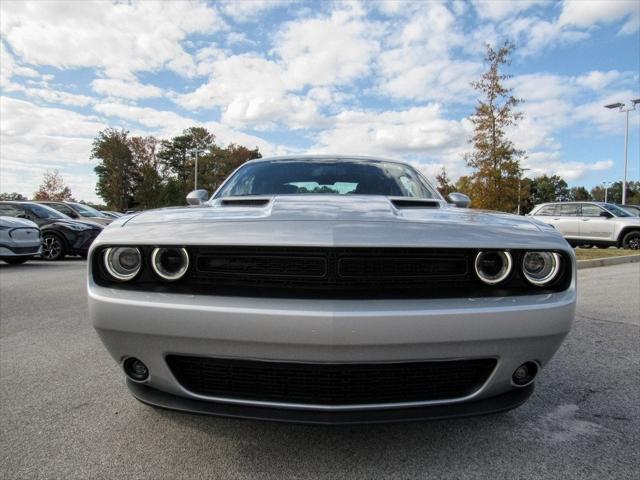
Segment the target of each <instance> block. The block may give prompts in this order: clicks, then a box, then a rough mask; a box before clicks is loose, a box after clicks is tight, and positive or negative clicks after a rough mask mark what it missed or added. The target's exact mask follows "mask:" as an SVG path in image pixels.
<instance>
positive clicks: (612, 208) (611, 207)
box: [604, 203, 633, 217]
mask: <svg viewBox="0 0 640 480" xmlns="http://www.w3.org/2000/svg"><path fill="white" fill-rule="evenodd" d="M604 208H606V209H607V210H609V211H610V212H611V213H613V214H614V215H615V216H616V217H633V215H632V214H630V213H629V212H627V211H626V210H623V209H622V208H620V207H619V206H617V205H613V204H612V203H605V204H604Z"/></svg>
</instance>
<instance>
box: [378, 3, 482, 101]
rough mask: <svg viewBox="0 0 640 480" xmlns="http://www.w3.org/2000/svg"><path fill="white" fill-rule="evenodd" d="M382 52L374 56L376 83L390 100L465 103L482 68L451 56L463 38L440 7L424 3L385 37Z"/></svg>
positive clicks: (456, 26) (447, 14) (454, 22)
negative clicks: (385, 44)
mask: <svg viewBox="0 0 640 480" xmlns="http://www.w3.org/2000/svg"><path fill="white" fill-rule="evenodd" d="M388 38H389V39H390V40H389V41H388V42H387V43H388V44H387V48H385V49H384V51H383V52H382V53H381V54H380V56H379V58H378V62H377V63H378V67H379V68H378V74H379V80H378V85H379V89H380V91H381V92H382V93H384V94H386V95H390V96H392V97H394V98H407V99H415V100H438V101H448V102H456V103H464V102H467V101H469V100H470V99H471V97H472V94H473V91H472V88H471V85H470V82H471V80H472V79H474V78H476V77H477V75H478V73H479V71H480V70H481V68H482V65H481V63H480V62H479V61H468V60H465V59H463V58H455V59H454V58H453V54H452V51H453V50H454V49H455V48H457V47H462V46H464V45H465V35H464V33H463V32H462V31H461V30H460V27H459V25H458V23H457V22H456V19H455V17H454V16H453V14H452V13H451V12H450V11H449V10H448V9H447V8H446V7H445V6H444V5H442V4H439V3H431V2H428V3H423V4H420V9H419V10H418V11H417V12H416V13H415V14H414V15H413V16H411V17H410V18H408V19H407V21H406V22H405V23H402V24H400V25H399V28H398V29H397V30H395V29H394V30H393V31H391V32H390V33H389V35H388Z"/></svg>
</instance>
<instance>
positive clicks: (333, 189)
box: [216, 159, 439, 199]
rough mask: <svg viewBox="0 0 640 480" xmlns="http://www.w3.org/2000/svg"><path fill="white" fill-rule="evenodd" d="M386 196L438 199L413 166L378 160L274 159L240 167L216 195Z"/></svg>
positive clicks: (218, 196)
mask: <svg viewBox="0 0 640 480" xmlns="http://www.w3.org/2000/svg"><path fill="white" fill-rule="evenodd" d="M300 194H331V195H350V194H354V195H386V196H394V197H415V198H436V199H437V198H439V196H438V194H437V193H436V191H435V190H434V189H433V188H432V187H431V185H429V183H428V182H427V181H426V180H425V179H424V178H423V177H422V176H421V175H420V174H419V173H418V172H417V171H416V170H414V169H413V168H411V167H409V166H407V165H403V164H400V163H393V162H385V161H378V160H317V161H314V160H295V159H293V160H274V161H262V162H255V163H249V164H247V165H245V166H243V167H242V168H240V169H239V170H238V171H237V172H236V173H235V174H234V175H233V176H232V177H231V178H230V180H229V181H228V182H227V183H226V184H225V185H224V187H223V188H222V189H221V190H220V192H218V194H217V195H216V198H220V197H238V196H247V195H300Z"/></svg>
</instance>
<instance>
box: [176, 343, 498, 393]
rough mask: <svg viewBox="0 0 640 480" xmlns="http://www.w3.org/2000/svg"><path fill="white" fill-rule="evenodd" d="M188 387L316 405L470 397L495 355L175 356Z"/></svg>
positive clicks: (180, 376) (492, 365) (179, 374)
mask: <svg viewBox="0 0 640 480" xmlns="http://www.w3.org/2000/svg"><path fill="white" fill-rule="evenodd" d="M167 363H168V364H169V367H170V368H171V371H172V372H173V374H174V375H175V377H176V379H177V380H178V382H180V383H181V384H182V386H183V387H184V388H186V389H187V390H189V391H191V392H193V393H197V394H200V395H206V396H217V397H226V398H234V399H243V400H259V401H271V402H289V403H300V404H316V405H357V404H375V403H404V402H416V401H429V400H444V399H455V398H461V397H465V396H467V395H470V394H472V393H473V392H475V391H476V390H477V389H479V388H480V387H481V386H482V385H483V384H484V382H485V381H486V380H487V378H488V377H489V375H490V374H491V372H492V371H493V369H494V368H495V365H496V360H495V359H473V360H451V361H449V360H447V361H430V362H410V363H404V362H403V363H357V364H354V363H344V364H333V363H280V362H268V361H255V360H236V359H222V358H207V357H187V356H180V355H170V356H168V357H167Z"/></svg>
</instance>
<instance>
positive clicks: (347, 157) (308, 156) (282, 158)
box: [246, 153, 411, 166]
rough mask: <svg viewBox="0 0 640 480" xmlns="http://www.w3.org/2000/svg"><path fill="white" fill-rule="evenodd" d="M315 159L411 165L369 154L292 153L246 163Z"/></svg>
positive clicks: (308, 160) (307, 160) (309, 160)
mask: <svg viewBox="0 0 640 480" xmlns="http://www.w3.org/2000/svg"><path fill="white" fill-rule="evenodd" d="M314 160H316V161H317V160H320V161H322V160H338V161H340V160H344V161H365V162H389V163H397V164H400V165H408V166H411V164H410V163H408V162H404V161H402V160H394V159H391V158H384V157H375V156H368V155H328V154H308V153H305V154H291V155H278V156H272V157H263V158H256V159H254V160H250V161H248V162H246V163H262V162H287V161H301V162H311V161H314Z"/></svg>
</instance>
